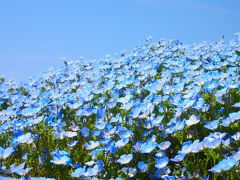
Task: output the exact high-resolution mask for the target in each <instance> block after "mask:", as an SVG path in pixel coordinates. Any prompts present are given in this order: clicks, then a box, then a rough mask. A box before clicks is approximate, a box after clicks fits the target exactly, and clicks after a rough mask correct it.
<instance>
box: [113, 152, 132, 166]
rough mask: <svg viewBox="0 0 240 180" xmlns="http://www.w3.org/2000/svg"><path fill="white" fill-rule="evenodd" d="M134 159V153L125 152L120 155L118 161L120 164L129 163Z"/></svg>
mask: <svg viewBox="0 0 240 180" xmlns="http://www.w3.org/2000/svg"><path fill="white" fill-rule="evenodd" d="M132 159H133V155H132V154H124V155H121V156H120V158H119V159H118V160H117V162H118V163H120V164H128V163H129V162H130V161H131V160H132Z"/></svg>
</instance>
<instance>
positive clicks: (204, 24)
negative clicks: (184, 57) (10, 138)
mask: <svg viewBox="0 0 240 180" xmlns="http://www.w3.org/2000/svg"><path fill="white" fill-rule="evenodd" d="M239 7H240V1H239V0H201V1H199V0H71V1H67V0H36V1H32V0H21V1H17V0H15V1H14V0H5V1H1V2H0V74H2V75H4V76H5V77H6V78H8V79H14V80H16V81H20V80H25V79H27V78H28V77H30V76H34V75H37V74H40V73H41V72H44V71H47V70H48V69H49V68H50V67H52V66H58V65H60V64H62V60H61V58H63V57H66V58H68V59H78V58H79V57H83V59H84V60H89V59H90V60H91V59H100V58H102V57H104V56H105V55H107V54H114V53H118V52H120V51H122V50H124V49H127V50H131V49H133V48H134V47H136V46H137V45H140V44H142V43H144V40H145V39H146V38H147V37H148V36H152V37H153V40H158V39H160V38H167V39H172V38H174V39H179V40H181V41H183V42H185V43H194V42H201V41H204V40H207V41H217V40H218V39H220V38H221V36H222V35H225V37H226V39H230V38H231V37H232V35H233V34H234V33H235V32H239V31H240V23H239V19H240V11H239Z"/></svg>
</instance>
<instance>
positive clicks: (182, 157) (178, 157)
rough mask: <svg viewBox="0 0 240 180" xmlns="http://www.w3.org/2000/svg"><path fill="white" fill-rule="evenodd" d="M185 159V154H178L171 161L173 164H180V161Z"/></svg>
mask: <svg viewBox="0 0 240 180" xmlns="http://www.w3.org/2000/svg"><path fill="white" fill-rule="evenodd" d="M184 157H185V154H178V155H176V156H175V157H174V158H171V159H170V160H171V161H173V162H180V161H183V159H184Z"/></svg>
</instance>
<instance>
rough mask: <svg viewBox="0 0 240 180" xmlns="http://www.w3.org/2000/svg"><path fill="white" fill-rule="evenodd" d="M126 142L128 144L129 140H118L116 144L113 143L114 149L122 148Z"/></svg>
mask: <svg viewBox="0 0 240 180" xmlns="http://www.w3.org/2000/svg"><path fill="white" fill-rule="evenodd" d="M128 142H129V139H128V138H124V139H120V140H119V141H117V142H116V143H115V147H116V148H121V147H124V146H125V145H126V144H127V143H128Z"/></svg>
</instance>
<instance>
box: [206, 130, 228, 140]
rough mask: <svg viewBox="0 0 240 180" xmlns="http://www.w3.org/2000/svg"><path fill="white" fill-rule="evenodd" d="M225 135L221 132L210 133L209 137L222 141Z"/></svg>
mask: <svg viewBox="0 0 240 180" xmlns="http://www.w3.org/2000/svg"><path fill="white" fill-rule="evenodd" d="M226 135H227V133H225V132H223V133H221V132H214V133H211V134H210V135H209V136H212V137H214V138H217V139H222V138H223V137H225V136H226Z"/></svg>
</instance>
